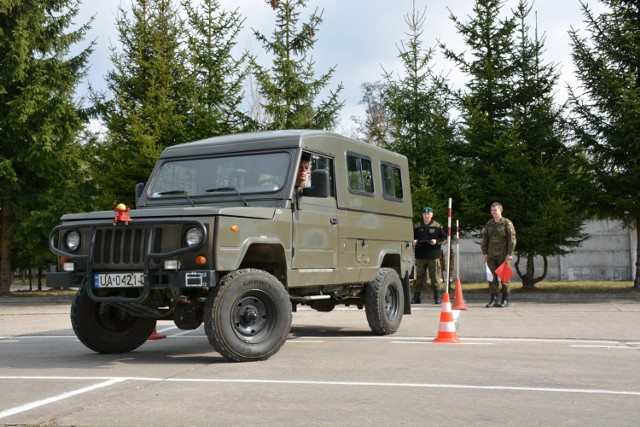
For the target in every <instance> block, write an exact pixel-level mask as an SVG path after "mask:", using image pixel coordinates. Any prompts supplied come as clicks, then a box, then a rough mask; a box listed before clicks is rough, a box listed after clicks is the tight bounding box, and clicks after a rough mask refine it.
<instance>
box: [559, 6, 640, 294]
mask: <svg viewBox="0 0 640 427" xmlns="http://www.w3.org/2000/svg"><path fill="white" fill-rule="evenodd" d="M599 2H600V3H601V4H603V5H605V6H606V11H605V12H603V13H602V14H600V15H598V16H596V15H594V13H593V12H592V10H591V9H590V8H589V7H588V6H587V5H584V4H583V6H582V8H583V13H584V16H585V22H586V23H587V32H588V33H589V35H590V37H589V38H586V37H582V36H581V35H580V33H579V32H578V31H577V30H574V29H572V30H571V31H570V32H569V34H570V36H571V40H572V43H573V54H572V56H573V61H574V63H575V66H576V75H577V77H578V79H579V80H580V87H579V89H580V90H579V91H577V92H576V90H575V89H572V90H571V92H570V101H571V105H572V110H573V113H574V114H575V118H576V128H575V129H576V134H577V137H578V138H579V140H580V142H581V144H582V147H584V149H585V150H586V151H587V153H588V155H589V159H590V161H591V164H592V172H593V176H594V178H595V180H596V182H597V187H598V188H597V191H595V192H594V193H593V195H592V200H595V201H596V208H597V211H598V214H599V215H600V216H601V217H605V218H614V219H618V220H622V221H624V222H625V224H627V225H628V226H630V227H631V228H632V229H636V230H637V229H638V225H639V224H640V194H639V191H640V190H639V189H640V3H639V2H638V1H637V0H633V1H632V0H599ZM637 241H638V247H637V248H636V253H637V259H636V275H635V278H634V279H633V280H634V287H635V288H636V289H640V240H637Z"/></svg>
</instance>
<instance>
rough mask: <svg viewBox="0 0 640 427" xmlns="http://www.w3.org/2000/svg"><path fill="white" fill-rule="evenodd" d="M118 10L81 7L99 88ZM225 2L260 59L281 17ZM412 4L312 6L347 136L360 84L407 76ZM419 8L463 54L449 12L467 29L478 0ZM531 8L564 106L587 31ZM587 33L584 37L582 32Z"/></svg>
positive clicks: (432, 41) (109, 1)
mask: <svg viewBox="0 0 640 427" xmlns="http://www.w3.org/2000/svg"><path fill="white" fill-rule="evenodd" d="M120 3H121V2H120V1H119V0H84V4H83V5H82V6H81V13H80V16H79V22H84V21H86V20H87V19H88V17H89V16H91V15H95V17H96V18H95V21H94V23H93V29H92V30H91V32H90V33H89V35H88V38H89V39H90V40H91V39H95V40H96V46H95V51H94V53H93V55H92V56H91V59H90V63H91V69H90V71H89V76H88V78H89V80H90V81H91V84H92V85H93V86H95V87H97V88H104V86H105V82H104V75H105V74H106V72H107V71H108V70H110V69H111V63H110V61H109V54H110V51H109V47H110V46H116V45H117V44H118V39H117V32H116V29H115V18H116V15H117V12H118V5H119V4H120ZM220 3H221V5H222V7H223V8H224V9H227V10H233V9H235V8H238V10H239V11H240V13H241V14H242V15H243V16H244V17H245V18H246V20H245V24H244V29H243V31H242V33H241V35H240V38H239V40H238V47H239V48H240V49H248V50H250V51H251V52H252V53H254V54H257V53H260V51H261V46H260V44H259V43H258V42H257V40H256V39H255V37H254V36H253V32H252V29H256V30H258V31H260V32H262V33H263V34H271V32H272V31H273V28H274V22H273V20H274V17H275V11H273V10H272V9H271V8H270V7H269V6H268V5H267V4H266V2H265V1H264V0H220ZM517 3H518V2H517V0H507V1H506V3H505V9H504V11H505V13H507V12H509V11H510V10H511V9H512V8H515V7H516V5H517ZM587 3H588V4H589V5H590V6H592V7H594V8H595V9H596V10H597V11H599V10H602V9H601V6H600V4H599V3H596V2H594V1H590V2H587ZM122 4H123V5H129V4H130V0H122ZM412 4H413V0H309V1H308V10H307V11H306V12H305V13H304V16H307V15H308V13H311V12H312V11H313V10H315V9H316V8H317V9H318V10H322V11H323V23H322V25H321V26H320V28H319V31H318V32H317V38H318V42H317V43H316V46H315V50H314V51H313V53H312V54H313V58H314V60H315V62H316V76H318V75H320V74H323V73H325V72H326V71H327V70H328V69H329V68H330V67H331V66H334V65H335V66H336V71H335V73H334V77H333V79H332V81H331V83H330V85H329V87H330V88H332V89H333V88H335V87H336V86H337V85H338V83H339V82H342V83H343V85H344V90H343V92H342V99H343V100H344V101H345V107H344V108H343V110H342V111H341V124H340V126H339V129H338V131H339V132H341V133H344V134H349V133H350V131H351V130H352V128H353V127H354V124H353V123H352V122H351V120H350V119H351V117H352V116H363V115H364V109H363V107H362V106H361V105H359V101H360V98H361V91H360V85H361V84H362V83H364V82H373V81H376V80H379V79H380V78H381V75H382V67H384V69H385V70H387V71H398V72H399V71H401V70H402V69H401V66H400V63H399V60H398V58H397V57H398V45H399V43H400V42H401V41H404V40H407V38H408V37H407V35H406V34H405V32H406V31H407V30H408V27H407V24H406V23H405V16H406V15H407V14H410V13H411V10H412ZM415 4H416V9H417V10H419V11H422V10H424V8H425V6H426V20H425V24H424V34H423V46H424V47H425V48H428V47H432V46H435V45H436V43H437V41H438V40H439V41H441V42H443V43H445V44H446V45H447V46H448V47H450V48H453V49H454V50H455V51H456V52H462V51H463V50H465V49H464V46H463V44H462V43H463V42H462V37H461V36H460V35H459V34H457V33H456V32H455V28H454V26H453V22H452V21H451V20H450V19H449V11H451V13H453V14H454V15H455V16H457V17H458V18H459V19H460V20H462V21H464V22H466V21H467V20H468V15H469V14H470V13H471V12H472V6H473V1H472V0H415ZM530 4H533V7H534V11H537V21H538V32H539V34H545V35H546V44H545V47H546V53H545V55H544V60H545V61H547V62H552V63H555V64H557V65H558V66H559V67H560V71H561V72H562V77H561V80H560V87H558V96H559V98H562V99H564V97H565V96H566V94H565V90H564V87H565V86H566V84H567V83H570V84H571V85H572V86H575V85H576V81H575V79H574V77H573V70H574V68H573V64H572V62H571V56H570V55H571V46H570V40H569V36H568V34H567V32H568V30H569V29H570V27H572V26H573V27H574V28H578V29H582V28H584V23H583V21H584V16H583V14H582V11H581V6H580V1H579V0H536V1H535V2H530ZM304 16H303V18H302V19H304ZM531 19H532V20H531V21H530V24H531V26H533V25H534V24H535V23H534V21H533V19H534V16H533V12H532V16H531ZM583 34H584V35H586V33H584V32H583ZM267 64H268V63H266V62H265V65H267ZM433 65H434V69H435V70H436V71H437V72H441V73H445V74H448V75H449V78H450V79H451V81H452V82H453V83H454V84H455V85H456V86H458V87H461V86H462V85H463V84H464V76H462V75H460V73H459V72H458V71H457V70H455V69H454V68H453V66H452V65H451V64H450V63H448V62H446V61H445V60H444V59H443V58H442V55H441V54H440V53H439V52H437V53H436V57H435V60H434V62H433Z"/></svg>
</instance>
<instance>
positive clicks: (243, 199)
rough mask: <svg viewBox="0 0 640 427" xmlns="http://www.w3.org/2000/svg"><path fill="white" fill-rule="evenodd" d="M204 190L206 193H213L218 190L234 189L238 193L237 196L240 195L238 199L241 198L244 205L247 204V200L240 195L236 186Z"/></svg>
mask: <svg viewBox="0 0 640 427" xmlns="http://www.w3.org/2000/svg"><path fill="white" fill-rule="evenodd" d="M205 191H206V192H207V193H215V192H218V191H235V193H236V194H237V195H238V197H240V200H242V203H244V205H245V206H249V202H247V200H246V199H245V198H244V197H243V196H242V193H241V192H239V191H238V189H237V188H236V187H217V188H209V189H207V190H205Z"/></svg>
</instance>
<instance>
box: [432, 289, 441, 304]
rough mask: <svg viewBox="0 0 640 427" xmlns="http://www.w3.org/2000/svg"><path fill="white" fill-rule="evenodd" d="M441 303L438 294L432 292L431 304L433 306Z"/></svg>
mask: <svg viewBox="0 0 640 427" xmlns="http://www.w3.org/2000/svg"><path fill="white" fill-rule="evenodd" d="M441 302H442V300H441V299H440V292H438V291H433V303H434V304H440V303H441Z"/></svg>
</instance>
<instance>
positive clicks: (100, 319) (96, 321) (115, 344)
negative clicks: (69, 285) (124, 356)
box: [71, 288, 156, 354]
mask: <svg viewBox="0 0 640 427" xmlns="http://www.w3.org/2000/svg"><path fill="white" fill-rule="evenodd" d="M71 325H72V326H73V331H74V332H75V333H76V336H77V337H78V339H79V340H80V342H81V343H82V344H84V345H85V346H87V347H88V348H90V349H91V350H93V351H95V352H97V353H104V354H111V353H128V352H130V351H132V350H135V349H136V348H138V347H140V346H141V345H142V344H144V343H145V341H147V339H148V338H149V335H151V333H152V332H153V330H154V329H155V327H156V319H150V318H144V317H135V316H132V315H130V314H129V313H127V312H126V311H124V310H122V309H121V308H118V307H116V306H114V305H112V304H109V303H104V302H95V301H93V300H92V299H91V298H90V297H89V295H88V293H87V291H86V289H85V288H81V289H79V290H78V292H77V293H76V296H75V298H74V299H73V303H72V305H71Z"/></svg>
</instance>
